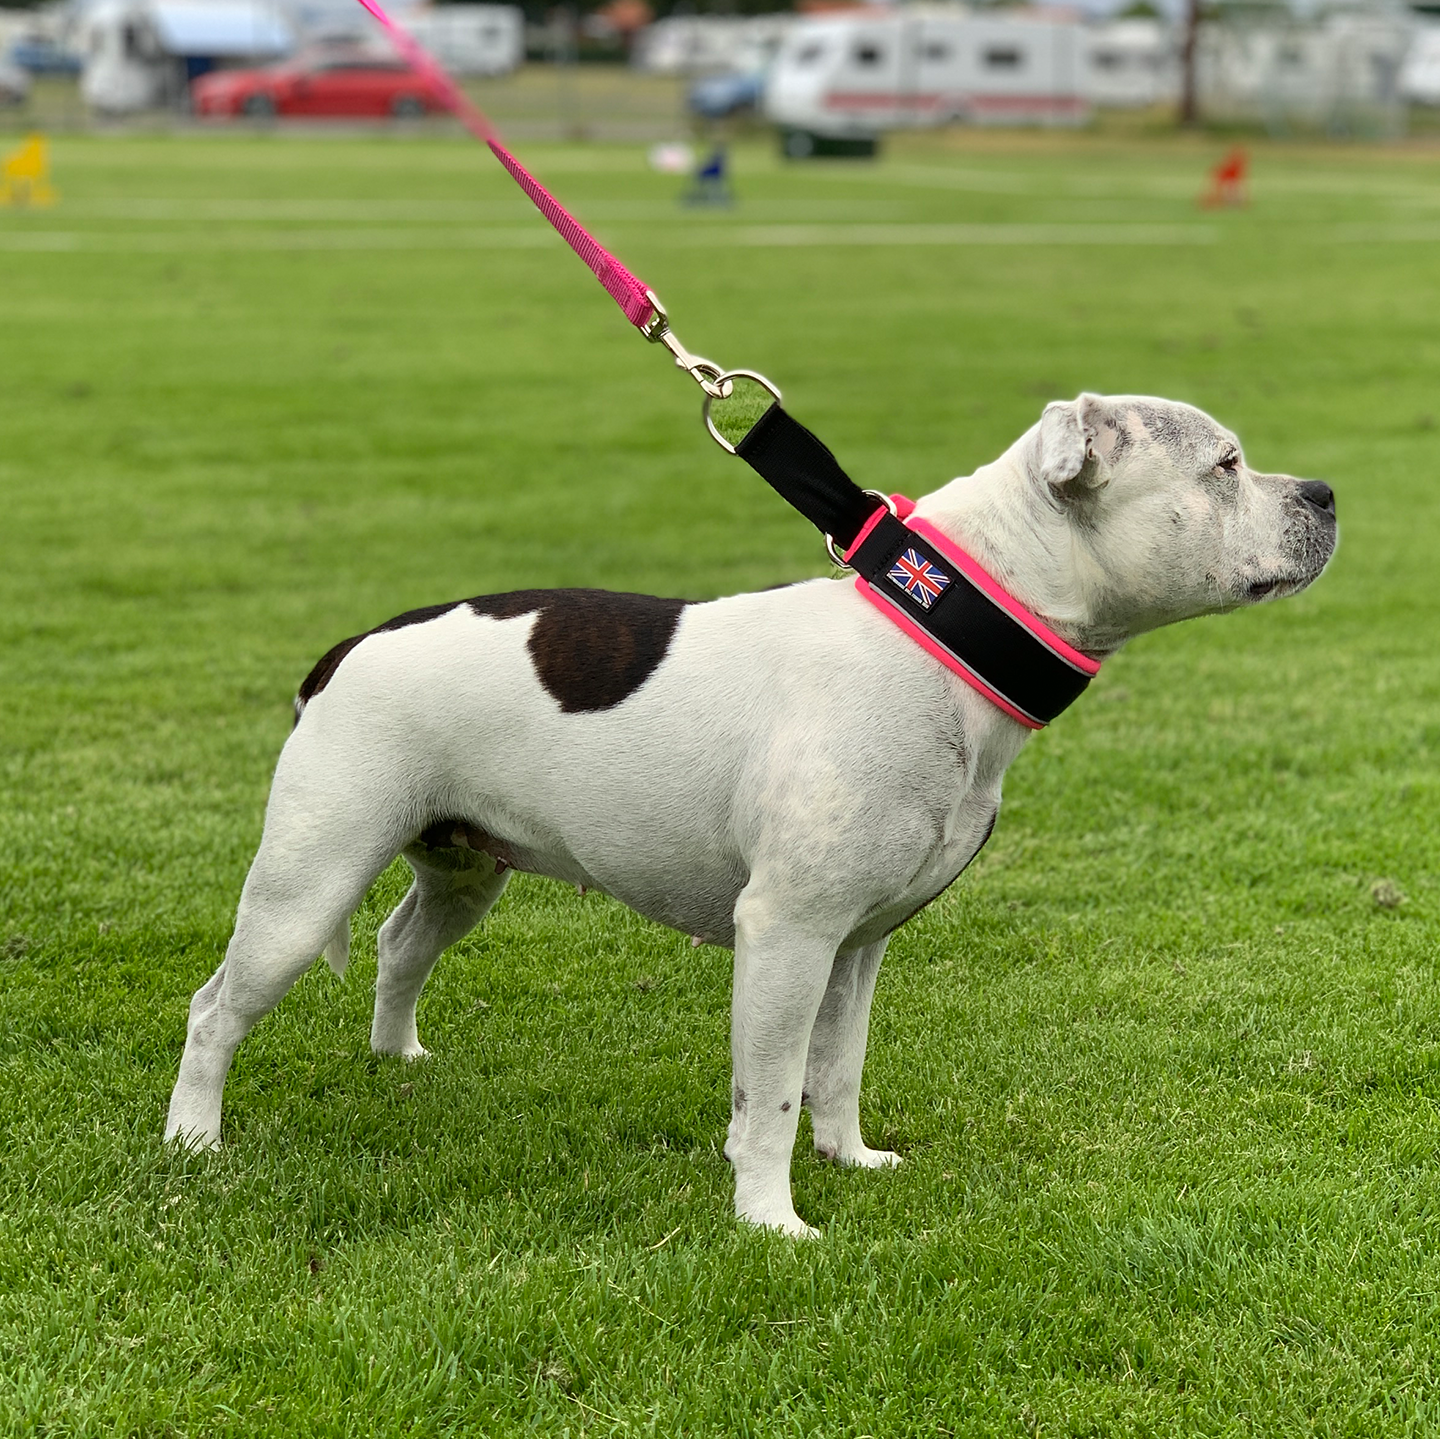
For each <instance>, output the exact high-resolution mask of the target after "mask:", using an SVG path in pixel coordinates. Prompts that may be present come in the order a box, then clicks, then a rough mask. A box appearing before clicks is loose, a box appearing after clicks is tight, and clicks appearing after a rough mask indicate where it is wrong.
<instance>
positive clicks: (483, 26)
mask: <svg viewBox="0 0 1440 1439" xmlns="http://www.w3.org/2000/svg"><path fill="white" fill-rule="evenodd" d="M357 8H358V6H357ZM400 23H401V24H403V25H404V27H405V28H406V29H407V30H408V31H409V32H410V33H411V34H412V35H413V36H414V37H415V38H416V39H417V40H418V41H419V42H420V43H421V44H422V45H423V46H424V47H425V48H426V49H427V50H428V51H429V52H430V53H431V54H432V55H433V56H434V57H435V58H436V59H437V60H438V61H439V62H440V63H441V64H442V65H443V66H444V67H445V68H446V69H447V70H448V71H449V72H450V73H451V74H452V75H508V74H509V73H510V71H512V70H515V69H518V68H519V65H520V62H521V61H522V60H524V58H525V15H524V12H523V11H521V10H520V8H519V7H518V6H515V5H436V6H433V7H431V6H425V7H423V8H421V7H418V6H417V7H416V8H415V9H413V10H407V11H406V12H405V14H404V17H403V19H402V20H401V22H400Z"/></svg>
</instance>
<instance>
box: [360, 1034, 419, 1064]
mask: <svg viewBox="0 0 1440 1439" xmlns="http://www.w3.org/2000/svg"><path fill="white" fill-rule="evenodd" d="M370 1048H371V1050H372V1052H373V1053H375V1054H378V1055H380V1056H381V1058H383V1059H403V1060H404V1061H405V1063H406V1064H414V1063H416V1061H418V1060H421V1059H429V1058H430V1051H429V1050H428V1049H426V1048H425V1046H424V1045H423V1044H421V1043H420V1041H419V1040H418V1039H417V1040H415V1041H413V1042H412V1043H410V1044H397V1045H394V1046H389V1045H386V1046H381V1045H378V1044H375V1043H374V1042H373V1041H372V1043H371V1045H370Z"/></svg>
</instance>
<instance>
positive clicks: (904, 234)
mask: <svg viewBox="0 0 1440 1439" xmlns="http://www.w3.org/2000/svg"><path fill="white" fill-rule="evenodd" d="M655 238H657V239H658V238H659V236H656V237H655ZM677 238H679V237H677ZM1219 238H1220V235H1219V231H1218V230H1217V229H1216V228H1215V227H1214V226H1213V225H1071V224H1058V225H1044V224H1037V225H1026V224H993V225H986V224H976V225H741V226H738V227H736V228H735V229H733V230H732V229H716V230H713V231H711V232H709V233H706V234H687V235H684V236H683V239H684V240H685V241H686V242H687V243H690V244H704V245H749V246H755V247H757V248H766V247H771V246H797V247H806V246H810V247H818V246H824V245H1213V244H1214V243H1215V241H1216V240H1218V239H1219Z"/></svg>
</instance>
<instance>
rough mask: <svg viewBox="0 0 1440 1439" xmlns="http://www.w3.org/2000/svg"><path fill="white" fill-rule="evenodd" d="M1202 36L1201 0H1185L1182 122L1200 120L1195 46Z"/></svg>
mask: <svg viewBox="0 0 1440 1439" xmlns="http://www.w3.org/2000/svg"><path fill="white" fill-rule="evenodd" d="M1199 36H1200V0H1185V38H1184V39H1183V40H1182V41H1181V43H1180V123H1181V124H1182V125H1195V124H1198V123H1199V120H1200V103H1199V99H1198V97H1197V96H1196V93H1195V47H1196V41H1197V40H1198V39H1199Z"/></svg>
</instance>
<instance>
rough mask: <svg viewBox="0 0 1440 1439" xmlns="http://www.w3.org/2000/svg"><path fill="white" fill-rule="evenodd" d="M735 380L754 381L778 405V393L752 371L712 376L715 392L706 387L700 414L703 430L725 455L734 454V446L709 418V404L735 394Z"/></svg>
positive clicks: (732, 371) (762, 377)
mask: <svg viewBox="0 0 1440 1439" xmlns="http://www.w3.org/2000/svg"><path fill="white" fill-rule="evenodd" d="M736 380H754V381H755V383H756V384H757V385H759V386H760V388H761V389H763V390H765V391H766V392H767V393H768V394H769V395H770V396H771V397H772V398H773V399H774V401H775V403H776V404H777V405H778V404H779V403H780V391H779V389H778V388H777V387H776V386H775V385H773V384H772V383H771V382H770V381H769V380H767V379H766V378H765V376H764V375H757V374H756V373H755V371H754V370H726V371H725V373H724V374H716V375H715V376H714V381H713V383H714V385H715V392H714V393H712V392H711V390H710V389H709V387H708V386H703V387H702V388H704V390H705V405H704V408H703V409H702V411H701V413H702V414H703V415H704V416H705V428H706V429H707V430H709V431H710V438H711V439H712V440H714V441H715V443H716V444H717V445H719V446H720V448H721V449H722V450H724V451H725V453H726V454H727V455H733V454H735V453H736V451H735V446H734V445H732V444H731V443H730V441H729V440H727V439H726V438H725V436H724V435H722V434H721V433H720V431H719V430H717V429H716V428H715V421H714V420H712V419H711V418H710V402H711V401H712V400H728V399H729V398H730V396H731V395H733V394H734V393H735V381H736Z"/></svg>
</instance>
